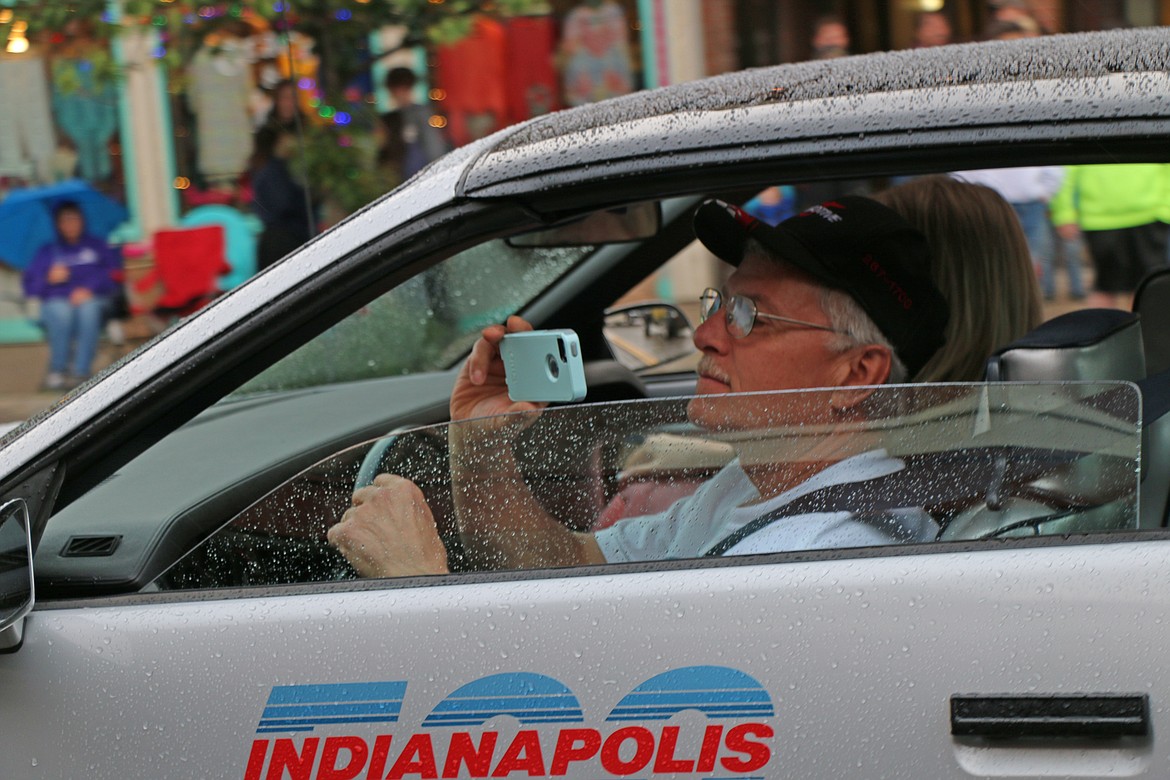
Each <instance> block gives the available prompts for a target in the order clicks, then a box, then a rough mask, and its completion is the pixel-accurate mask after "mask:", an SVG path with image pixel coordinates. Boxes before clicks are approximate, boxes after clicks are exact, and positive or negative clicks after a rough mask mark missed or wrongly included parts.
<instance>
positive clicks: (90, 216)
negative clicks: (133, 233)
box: [0, 179, 128, 271]
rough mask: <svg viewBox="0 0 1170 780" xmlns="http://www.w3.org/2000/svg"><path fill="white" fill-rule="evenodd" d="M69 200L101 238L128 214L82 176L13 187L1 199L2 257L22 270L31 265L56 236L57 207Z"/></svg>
mask: <svg viewBox="0 0 1170 780" xmlns="http://www.w3.org/2000/svg"><path fill="white" fill-rule="evenodd" d="M65 201H72V202H74V203H76V204H77V205H79V206H80V207H81V213H82V214H83V215H84V216H85V231H86V232H87V233H89V234H90V235H91V236H97V237H98V238H105V237H107V236H108V235H109V234H110V233H111V232H112V231H113V229H114V228H115V227H117V226H118V225H120V224H121V223H123V222H125V221H126V219H127V216H128V215H127V212H126V207H125V206H123V205H122V204H120V203H118V202H116V201H114V200H112V199H111V198H109V197H107V196H105V195H103V194H102V193H100V192H98V191H97V190H95V189H94V188H93V187H92V186H91V185H90V184H89V183H88V182H84V181H81V180H80V179H72V180H70V181H63V182H61V183H60V184H50V185H49V186H47V187H29V188H28V189H23V190H13V191H12V192H10V193H9V194H8V197H6V198H5V199H4V200H3V201H0V261H3V262H5V263H7V264H8V265H10V266H12V267H13V268H15V269H17V270H20V271H22V270H24V269H25V268H27V267H28V264H29V263H31V262H32V259H33V255H35V254H36V252H37V250H38V249H40V248H41V247H42V246H44V245H45V244H47V243H49V242H50V241H52V240H53V239H54V238H56V235H57V231H56V228H54V226H53V209H54V208H56V207H57V205H58V204H60V203H63V202H65Z"/></svg>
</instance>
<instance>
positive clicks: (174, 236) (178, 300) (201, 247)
mask: <svg viewBox="0 0 1170 780" xmlns="http://www.w3.org/2000/svg"><path fill="white" fill-rule="evenodd" d="M225 251H226V250H225V241H224V230H223V226H222V225H207V226H205V227H195V228H183V229H181V230H160V231H158V232H157V233H155V234H154V268H153V269H151V270H150V271H149V272H148V273H147V274H146V275H145V276H143V277H142V278H141V279H139V280H138V281H137V282H135V284H134V289H135V291H136V292H138V293H140V294H145V293H149V292H150V291H151V290H152V289H157V288H161V294H160V295H159V297H158V298H157V299H156V300H155V301H154V303H153V304H152V305H151V306H150V307H149V310H150V311H151V312H153V313H154V314H157V315H159V316H164V317H175V316H177V317H183V316H186V315H188V314H190V313H192V312H194V311H197V310H198V309H200V308H202V307H204V306H206V305H207V304H208V303H210V302H211V300H212V299H213V298H215V296H217V295H219V293H220V290H219V284H218V279H219V277H220V276H222V275H223V274H226V273H228V272H229V271H231V266H230V265H228V263H227V260H226V259H225V256H226V254H225ZM139 313H142V312H139Z"/></svg>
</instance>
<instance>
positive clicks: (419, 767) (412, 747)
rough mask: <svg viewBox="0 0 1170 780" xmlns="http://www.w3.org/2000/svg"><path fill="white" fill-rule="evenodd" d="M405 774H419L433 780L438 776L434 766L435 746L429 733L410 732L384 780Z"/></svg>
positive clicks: (396, 779)
mask: <svg viewBox="0 0 1170 780" xmlns="http://www.w3.org/2000/svg"><path fill="white" fill-rule="evenodd" d="M405 775H419V776H421V777H423V778H426V779H429V780H434V778H436V777H438V776H439V772H438V770H437V769H436V768H435V748H434V746H433V745H432V744H431V735H430V734H412V735H411V737H410V739H408V740H407V741H406V747H404V748H402V754H401V755H399V756H398V758H397V759H395V760H394V766H392V767H390V774H388V775H386V780H402V777H403V776H405Z"/></svg>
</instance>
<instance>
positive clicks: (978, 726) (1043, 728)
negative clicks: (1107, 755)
mask: <svg viewBox="0 0 1170 780" xmlns="http://www.w3.org/2000/svg"><path fill="white" fill-rule="evenodd" d="M951 734H952V735H954V736H956V737H987V738H989V739H1029V738H1063V737H1082V738H1084V737H1087V738H1097V739H1116V738H1119V737H1148V736H1149V735H1150V697H1149V695H1148V694H1144V693H1133V694H1111V693H1084V694H1080V693H1078V694H1072V695H1066V696H1058V695H1040V696H1032V695H1016V694H1001V695H991V696H989V695H983V694H955V695H953V696H951Z"/></svg>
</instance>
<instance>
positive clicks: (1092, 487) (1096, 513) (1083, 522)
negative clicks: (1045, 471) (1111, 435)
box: [939, 309, 1170, 540]
mask: <svg viewBox="0 0 1170 780" xmlns="http://www.w3.org/2000/svg"><path fill="white" fill-rule="evenodd" d="M1145 377H1146V363H1145V354H1144V350H1143V344H1142V329H1141V323H1140V320H1139V318H1138V317H1137V316H1136V315H1134V314H1131V313H1129V312H1125V311H1120V310H1115V309H1083V310H1080V311H1074V312H1069V313H1068V314H1065V315H1062V316H1060V317H1056V318H1055V319H1052V320H1050V321H1048V322H1046V323H1044V324H1043V325H1041V326H1040V327H1038V328H1036V329H1034V330H1032V331H1031V332H1029V333H1027V334H1026V335H1024V336H1023V337H1022V338H1020V339H1018V340H1016V341H1014V342H1012V343H1011V344H1009V345H1007V346H1005V347H1003V348H1001V349H1000V350H998V351H997V352H996V353H995V354H994V355H992V356H991V357H990V358H989V359H988V361H987V367H986V372H985V378H986V379H987V380H988V381H992V382H1029V381H1092V380H1101V381H1106V380H1129V381H1132V382H1141V381H1143V380H1145ZM1167 407H1168V408H1170V404H1167ZM1143 451H1144V448H1143ZM1125 476H1126V475H1124V474H1121V475H1119V474H1118V473H1117V472H1116V469H1115V467H1114V468H1110V466H1109V465H1108V464H1107V463H1105V462H1104V460H1103V459H1101V458H1098V457H1097V456H1089V457H1086V458H1082V459H1080V460H1079V461H1078V462H1076V463H1075V464H1071V465H1070V466H1069V467H1068V469H1067V470H1066V471H1064V472H1063V473H1061V474H1060V475H1059V476H1057V477H1055V478H1049V479H1047V480H1045V484H1044V485H1043V486H1042V487H1043V490H1044V492H1046V493H1048V494H1049V495H1051V496H1053V497H1060V496H1064V497H1072V496H1076V497H1077V500H1080V501H1082V502H1084V503H1087V504H1090V505H1092V506H1093V508H1091V509H1086V510H1085V511H1078V512H1073V513H1068V514H1067V516H1065V517H1062V518H1060V519H1059V520H1054V521H1051V522H1046V523H1044V524H1043V527H1042V532H1043V533H1046V534H1050V533H1079V532H1085V531H1099V530H1108V529H1114V528H1124V527H1133V526H1134V524H1135V522H1134V520H1135V519H1134V517H1133V511H1132V501H1133V497H1132V495H1131V491H1129V490H1128V487H1127V485H1128V481H1127V480H1126V479H1125ZM1142 488H1143V489H1142V492H1143V493H1144V492H1145V485H1143V486H1142ZM1164 499H1165V497H1164V496H1163V500H1162V502H1161V503H1162V504H1163V505H1164V504H1165V500H1164ZM1139 514H1140V515H1141V518H1140V519H1139V522H1138V525H1141V526H1145V525H1147V523H1148V522H1149V520H1148V518H1147V517H1146V506H1145V503H1144V501H1143V505H1142V509H1141V511H1140V512H1139ZM1052 515H1053V511H1052V505H1051V503H1050V502H1048V501H1045V500H1042V499H1036V498H1024V497H1022V496H1019V495H1016V496H1011V497H1009V498H1008V499H1007V500H1006V501H1004V502H1003V503H1002V504H1000V505H996V506H993V505H991V502H988V503H985V504H982V505H980V506H975V507H971V508H969V509H967V510H965V511H964V512H962V513H960V514H958V515H957V516H956V517H954V519H952V520H951V521H950V522H949V523H947V524H946V526H945V527H944V528H943V530H942V532H941V533H940V536H939V539H940V540H954V539H972V538H984V537H987V536H993V535H1000V534H999V533H998V532H999V531H1001V530H1003V529H1008V528H1015V527H1019V531H1018V534H1017V533H1015V532H1006V533H1003V534H1002V535H1005V536H1007V535H1033V534H1035V533H1037V529H1036V528H1034V527H1031V526H1029V525H1028V524H1027V523H1025V522H1023V521H1026V520H1028V519H1029V518H1042V517H1050V516H1052ZM1158 524H1159V525H1160V520H1159V522H1158Z"/></svg>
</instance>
